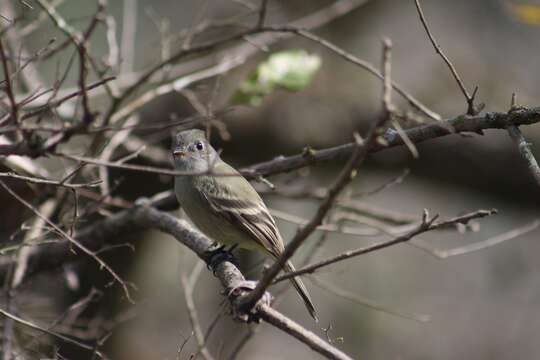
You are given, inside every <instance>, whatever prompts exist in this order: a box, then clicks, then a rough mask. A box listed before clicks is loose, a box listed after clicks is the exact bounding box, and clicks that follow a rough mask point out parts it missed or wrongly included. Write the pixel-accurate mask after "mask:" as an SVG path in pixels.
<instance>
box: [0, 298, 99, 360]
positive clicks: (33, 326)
mask: <svg viewBox="0 0 540 360" xmlns="http://www.w3.org/2000/svg"><path fill="white" fill-rule="evenodd" d="M0 314H2V315H4V316H5V317H7V318H10V319H11V320H13V321H15V322H17V323H18V324H21V325H24V326H26V327H29V328H31V329H34V330H38V331H41V332H43V333H46V334H48V335H51V336H53V337H55V338H58V339H60V340H62V341H65V342H67V343H69V344H72V345H75V346H77V347H80V348H82V349H86V350H91V351H95V352H96V354H97V355H98V356H99V357H101V358H103V354H102V353H101V352H99V351H97V350H96V349H95V347H94V346H90V345H87V344H85V343H82V342H80V341H77V340H74V339H72V338H70V337H67V336H64V335H62V334H58V333H56V332H54V331H50V330H47V329H45V328H43V327H41V326H39V325H36V324H34V323H32V322H30V321H28V320H24V319H22V318H20V317H18V316H16V315H14V314H11V313H9V312H7V311H5V310H3V309H0Z"/></svg>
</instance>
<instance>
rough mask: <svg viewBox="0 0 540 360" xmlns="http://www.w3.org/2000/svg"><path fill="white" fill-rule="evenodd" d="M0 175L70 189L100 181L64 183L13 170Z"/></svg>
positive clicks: (91, 185) (94, 184) (95, 183)
mask: <svg viewBox="0 0 540 360" xmlns="http://www.w3.org/2000/svg"><path fill="white" fill-rule="evenodd" d="M0 177H6V178H11V179H18V180H23V181H26V182H29V183H32V184H45V185H53V186H61V187H65V188H70V189H77V188H81V187H95V186H98V185H99V184H100V183H101V181H100V180H97V181H91V182H88V183H80V184H69V183H65V182H62V181H56V180H49V179H41V178H37V177H30V176H23V175H19V174H17V173H13V172H0Z"/></svg>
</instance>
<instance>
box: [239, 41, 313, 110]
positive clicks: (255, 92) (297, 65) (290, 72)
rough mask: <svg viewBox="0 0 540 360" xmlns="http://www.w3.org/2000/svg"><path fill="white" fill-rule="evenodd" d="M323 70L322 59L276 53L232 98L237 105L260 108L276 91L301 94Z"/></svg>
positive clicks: (300, 53)
mask: <svg viewBox="0 0 540 360" xmlns="http://www.w3.org/2000/svg"><path fill="white" fill-rule="evenodd" d="M320 67H321V58H320V57H318V56H317V55H311V54H308V53H307V52H306V51H304V50H300V49H293V50H285V51H280V52H276V53H274V54H272V55H270V56H269V57H268V59H267V60H266V61H264V62H262V63H261V64H259V66H257V69H256V70H255V71H254V72H253V73H252V74H250V75H249V76H248V78H247V79H246V80H245V81H244V82H243V83H242V84H241V85H240V87H239V89H238V91H237V92H236V93H235V94H234V96H233V102H234V103H236V104H248V105H252V106H257V105H260V104H261V102H262V99H263V98H264V96H266V95H269V94H271V93H272V92H273V91H274V90H275V89H278V88H281V89H285V90H288V91H300V90H302V89H304V88H305V87H306V86H308V85H309V84H310V83H311V80H312V79H313V76H314V75H315V74H316V73H317V70H319V68H320Z"/></svg>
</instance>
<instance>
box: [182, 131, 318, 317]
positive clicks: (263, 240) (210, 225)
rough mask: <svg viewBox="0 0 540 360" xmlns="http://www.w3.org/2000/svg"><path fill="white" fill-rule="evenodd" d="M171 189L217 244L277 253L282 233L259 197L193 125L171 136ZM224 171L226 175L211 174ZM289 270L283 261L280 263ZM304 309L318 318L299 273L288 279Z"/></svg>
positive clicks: (282, 246)
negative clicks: (177, 174)
mask: <svg viewBox="0 0 540 360" xmlns="http://www.w3.org/2000/svg"><path fill="white" fill-rule="evenodd" d="M172 155H173V162H174V167H175V169H176V170H179V171H182V172H185V173H186V175H181V176H175V180H174V189H175V194H176V197H177V199H178V202H179V203H180V205H181V206H182V208H183V209H184V211H185V213H186V215H187V216H188V217H189V218H190V220H191V221H192V222H193V223H194V225H195V226H196V227H197V228H198V229H199V230H201V231H202V232H203V233H204V234H205V235H207V236H208V237H209V238H211V239H212V240H214V241H215V242H217V243H219V244H221V245H223V246H226V245H227V246H228V245H231V246H234V247H236V246H238V247H240V248H244V249H247V250H254V251H259V252H262V253H264V254H265V255H269V256H270V257H272V258H274V259H277V258H278V257H279V256H280V255H281V254H282V253H283V251H284V249H285V246H284V243H283V238H282V237H281V234H280V232H279V229H278V227H277V225H276V222H275V220H274V218H273V217H272V215H271V214H270V212H269V211H268V208H267V207H266V205H265V204H264V202H263V200H262V198H261V197H260V195H259V194H258V193H257V191H256V190H255V189H254V188H253V186H252V185H251V184H250V183H249V181H247V180H246V179H245V178H244V177H243V176H242V175H241V174H240V173H239V172H238V171H237V170H236V169H235V168H233V167H232V166H231V165H229V164H227V163H226V162H225V161H223V160H222V159H221V157H220V155H219V153H218V152H217V151H216V150H215V149H214V148H213V147H212V145H211V144H210V143H209V141H208V140H207V139H206V136H205V133H204V131H202V130H199V129H190V130H183V131H180V132H178V133H177V134H176V135H175V136H174V139H173V146H172ZM216 174H226V176H216ZM283 270H284V271H285V272H293V271H295V268H294V266H293V264H292V263H291V262H290V261H288V262H287V263H286V264H285V266H284V269H283ZM290 281H291V283H292V285H293V286H294V288H295V289H296V291H297V293H298V294H299V295H300V297H301V298H302V300H303V302H304V304H305V306H306V308H307V310H308V312H309V314H310V315H311V316H312V317H313V319H314V320H315V321H318V318H317V312H316V310H315V306H314V304H313V301H312V300H311V297H310V295H309V293H308V291H307V289H306V287H305V285H304V283H303V282H302V280H301V279H300V278H299V277H292V278H291V279H290Z"/></svg>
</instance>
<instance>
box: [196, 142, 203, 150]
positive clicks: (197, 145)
mask: <svg viewBox="0 0 540 360" xmlns="http://www.w3.org/2000/svg"><path fill="white" fill-rule="evenodd" d="M195 149H197V150H199V151H201V150H202V149H204V144H203V143H202V142H201V141H197V142H196V143H195Z"/></svg>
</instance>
